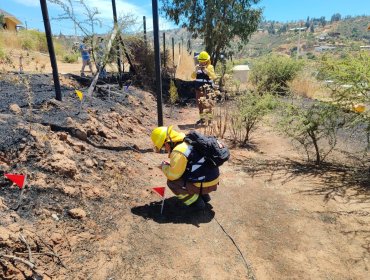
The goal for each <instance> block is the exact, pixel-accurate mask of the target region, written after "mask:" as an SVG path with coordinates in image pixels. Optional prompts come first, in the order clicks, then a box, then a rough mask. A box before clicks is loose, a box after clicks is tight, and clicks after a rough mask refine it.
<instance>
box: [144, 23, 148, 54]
mask: <svg viewBox="0 0 370 280" xmlns="http://www.w3.org/2000/svg"><path fill="white" fill-rule="evenodd" d="M143 25H144V43H145V49H148V42H147V40H146V17H145V16H143Z"/></svg>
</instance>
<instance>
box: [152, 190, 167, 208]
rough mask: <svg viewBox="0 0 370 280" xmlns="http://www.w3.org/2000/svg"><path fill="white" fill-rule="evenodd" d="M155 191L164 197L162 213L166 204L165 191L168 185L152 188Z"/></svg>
mask: <svg viewBox="0 0 370 280" xmlns="http://www.w3.org/2000/svg"><path fill="white" fill-rule="evenodd" d="M152 190H153V191H155V192H156V193H158V194H159V195H160V196H161V197H162V206H161V215H162V213H163V206H164V199H165V192H166V187H155V188H152Z"/></svg>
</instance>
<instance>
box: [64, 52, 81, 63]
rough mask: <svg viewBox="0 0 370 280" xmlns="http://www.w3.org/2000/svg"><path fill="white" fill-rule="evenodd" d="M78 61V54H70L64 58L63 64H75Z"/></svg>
mask: <svg viewBox="0 0 370 280" xmlns="http://www.w3.org/2000/svg"><path fill="white" fill-rule="evenodd" d="M77 61H78V55H77V54H76V53H68V54H65V55H64V56H63V62H66V63H75V62H77Z"/></svg>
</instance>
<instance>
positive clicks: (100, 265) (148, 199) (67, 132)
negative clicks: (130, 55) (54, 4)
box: [0, 74, 370, 279]
mask: <svg viewBox="0 0 370 280" xmlns="http://www.w3.org/2000/svg"><path fill="white" fill-rule="evenodd" d="M51 81H52V80H51V76H50V75H33V76H20V77H19V76H17V75H12V74H9V75H6V76H3V77H2V78H1V81H0V123H1V127H0V171H1V172H2V173H4V172H6V173H23V174H27V175H28V185H27V186H26V188H25V189H24V191H23V193H22V196H20V194H21V191H20V190H19V189H18V188H17V187H15V186H13V185H12V184H11V183H10V182H9V181H8V180H6V179H5V178H4V177H0V267H1V269H0V278H1V279H153V278H155V279H367V278H368V273H369V269H370V263H369V261H370V259H369V254H370V251H369V250H370V232H369V227H368V225H369V222H370V215H369V214H370V196H369V177H368V176H366V172H368V167H367V169H366V167H365V168H364V167H361V166H357V169H356V168H353V165H354V164H355V163H356V159H354V158H350V159H348V158H345V157H344V153H343V152H338V153H337V154H335V157H334V156H333V158H332V159H331V163H330V164H327V165H326V166H323V167H321V168H317V167H315V166H312V165H309V164H307V163H306V162H304V161H302V154H301V153H299V152H296V151H295V150H294V149H293V147H292V145H291V144H290V142H289V141H288V140H287V139H285V138H283V137H281V136H279V135H278V134H277V133H276V132H275V131H274V130H273V129H272V128H271V127H269V126H268V125H263V126H262V127H260V128H259V130H258V131H257V132H256V133H255V134H254V136H253V139H252V145H251V146H250V147H244V148H239V147H233V149H232V158H231V160H230V162H228V163H227V164H225V165H224V166H222V168H221V171H222V177H221V178H222V181H221V184H220V187H219V190H218V191H217V192H215V193H214V194H212V201H211V203H210V204H209V205H208V206H207V209H206V210H205V211H202V212H192V211H191V210H189V209H187V208H184V207H183V206H181V205H179V203H178V201H177V200H176V199H175V198H174V197H172V195H171V194H170V193H169V191H168V190H167V192H168V193H167V195H166V200H165V208H164V213H163V215H160V213H159V211H160V198H158V197H157V196H156V195H155V194H153V193H152V192H151V187H154V186H163V185H164V183H165V179H164V177H163V175H162V174H161V172H160V170H159V169H157V164H158V163H159V162H160V161H161V160H163V159H165V157H166V155H164V154H154V153H153V152H152V146H151V144H150V139H149V135H150V131H151V129H153V127H155V126H156V101H155V100H154V98H153V96H152V95H151V94H150V93H148V92H145V91H142V90H140V89H138V88H135V87H130V88H129V89H128V90H123V91H119V92H117V91H116V92H114V93H112V94H111V96H110V97H108V96H107V95H106V94H105V91H100V93H99V92H98V93H94V98H93V101H92V104H91V105H90V104H89V103H87V102H86V103H85V104H84V105H83V110H82V111H81V113H79V100H78V98H77V97H76V95H75V94H74V89H75V88H80V87H81V86H80V85H79V84H78V83H76V82H75V81H73V80H71V79H69V78H68V77H64V78H63V79H62V83H63V102H58V101H56V100H54V99H53V88H52V87H51V85H52V82H51ZM80 89H82V90H83V91H85V90H86V89H84V88H80ZM30 104H31V106H30ZM168 111H169V110H168V108H165V116H166V118H165V124H166V125H169V124H175V125H178V128H179V129H181V128H182V129H183V131H187V130H188V129H189V128H192V127H194V125H193V123H194V122H195V121H196V120H197V113H196V109H195V108H193V107H184V108H181V109H176V110H175V113H174V114H173V116H171V118H170V116H169V115H168V113H167V112H168ZM200 129H201V131H202V130H203V128H200ZM342 147H343V148H348V147H349V145H348V144H345V143H344V144H343V145H342ZM356 175H358V176H356ZM20 197H21V199H20ZM29 252H31V253H29Z"/></svg>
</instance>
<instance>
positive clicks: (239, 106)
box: [230, 92, 277, 145]
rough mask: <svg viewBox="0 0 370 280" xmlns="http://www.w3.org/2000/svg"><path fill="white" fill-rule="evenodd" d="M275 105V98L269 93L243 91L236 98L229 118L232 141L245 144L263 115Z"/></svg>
mask: <svg viewBox="0 0 370 280" xmlns="http://www.w3.org/2000/svg"><path fill="white" fill-rule="evenodd" d="M276 106H277V101H276V98H275V97H274V96H273V95H271V94H264V95H260V94H258V93H255V92H245V93H244V94H242V95H241V96H239V97H238V98H237V99H236V110H233V111H234V112H233V114H232V116H231V118H230V121H231V133H232V136H233V139H234V143H236V142H240V143H241V144H242V145H245V144H246V143H247V142H248V141H249V139H250V134H251V133H252V132H253V131H255V130H256V129H257V126H258V124H259V123H260V122H261V121H262V119H263V117H264V116H266V115H267V114H268V113H269V112H271V111H272V110H273V109H274V108H275V107H276Z"/></svg>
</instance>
